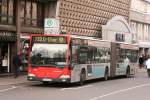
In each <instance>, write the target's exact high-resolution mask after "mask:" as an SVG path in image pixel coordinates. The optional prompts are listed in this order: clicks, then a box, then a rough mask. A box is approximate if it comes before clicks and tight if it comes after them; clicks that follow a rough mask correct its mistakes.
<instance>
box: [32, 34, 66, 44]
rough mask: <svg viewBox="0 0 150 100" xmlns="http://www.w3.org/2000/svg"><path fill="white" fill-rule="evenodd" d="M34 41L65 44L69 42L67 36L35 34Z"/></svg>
mask: <svg viewBox="0 0 150 100" xmlns="http://www.w3.org/2000/svg"><path fill="white" fill-rule="evenodd" d="M32 42H34V43H60V44H64V43H67V41H66V37H62V36H57V37H56V36H55V37H53V36H33V37H32Z"/></svg>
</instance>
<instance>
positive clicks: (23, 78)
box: [0, 75, 29, 86]
mask: <svg viewBox="0 0 150 100" xmlns="http://www.w3.org/2000/svg"><path fill="white" fill-rule="evenodd" d="M27 82H29V81H28V80H27V75H20V76H19V77H17V78H14V77H13V76H12V75H10V76H0V86H1V85H17V84H22V83H27Z"/></svg>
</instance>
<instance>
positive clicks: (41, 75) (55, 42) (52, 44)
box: [28, 35, 71, 83]
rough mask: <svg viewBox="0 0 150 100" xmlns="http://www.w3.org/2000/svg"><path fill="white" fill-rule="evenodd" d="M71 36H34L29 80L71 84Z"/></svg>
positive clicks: (30, 54) (32, 38) (32, 37)
mask: <svg viewBox="0 0 150 100" xmlns="http://www.w3.org/2000/svg"><path fill="white" fill-rule="evenodd" d="M69 38H70V37H69V36H64V35H58V36H57V35H49V36H48V35H32V36H31V41H30V43H31V44H30V45H31V47H30V53H29V68H28V80H29V81H41V82H43V83H47V82H65V83H70V78H71V73H70V70H69V68H68V55H69V40H70V39H69Z"/></svg>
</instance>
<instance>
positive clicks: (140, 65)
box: [139, 56, 144, 69]
mask: <svg viewBox="0 0 150 100" xmlns="http://www.w3.org/2000/svg"><path fill="white" fill-rule="evenodd" d="M143 63H144V57H143V56H140V58H139V67H140V69H141V68H142V67H143Z"/></svg>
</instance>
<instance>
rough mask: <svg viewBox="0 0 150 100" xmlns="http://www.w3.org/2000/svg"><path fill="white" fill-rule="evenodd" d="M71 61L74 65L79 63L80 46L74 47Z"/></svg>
mask: <svg viewBox="0 0 150 100" xmlns="http://www.w3.org/2000/svg"><path fill="white" fill-rule="evenodd" d="M70 60H71V63H74V64H76V63H77V62H78V46H72V48H71V56H70Z"/></svg>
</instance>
